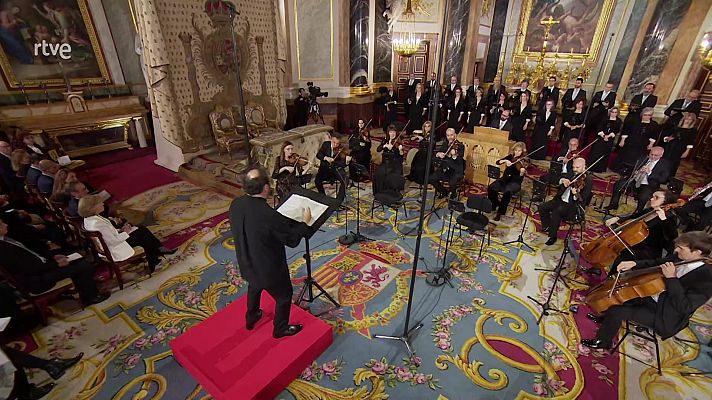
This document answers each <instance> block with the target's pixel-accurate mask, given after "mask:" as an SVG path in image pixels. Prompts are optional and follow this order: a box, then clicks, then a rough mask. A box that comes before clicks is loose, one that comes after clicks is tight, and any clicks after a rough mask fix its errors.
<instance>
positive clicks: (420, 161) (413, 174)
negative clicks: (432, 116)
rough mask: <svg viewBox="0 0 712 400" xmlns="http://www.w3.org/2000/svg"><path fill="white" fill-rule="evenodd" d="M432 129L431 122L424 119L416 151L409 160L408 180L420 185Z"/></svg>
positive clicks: (423, 181)
mask: <svg viewBox="0 0 712 400" xmlns="http://www.w3.org/2000/svg"><path fill="white" fill-rule="evenodd" d="M432 130H433V123H432V122H430V121H425V123H423V136H422V137H421V140H420V141H419V145H418V152H417V153H415V156H414V157H413V160H412V161H411V162H410V173H409V174H408V180H410V181H411V182H415V183H418V184H420V185H424V184H425V170H426V168H427V167H428V165H427V163H428V146H430V135H431V133H432ZM431 168H432V166H431ZM431 171H432V169H431Z"/></svg>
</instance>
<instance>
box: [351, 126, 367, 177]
mask: <svg viewBox="0 0 712 400" xmlns="http://www.w3.org/2000/svg"><path fill="white" fill-rule="evenodd" d="M357 129H358V131H356V132H354V133H353V134H351V137H350V138H349V150H350V151H351V157H352V158H353V160H354V162H355V163H356V164H359V165H361V166H364V167H366V169H368V167H369V166H370V165H371V133H370V131H369V130H368V126H367V124H366V122H365V121H364V120H363V119H359V120H358V125H357ZM349 176H350V177H351V181H352V182H353V181H358V180H359V178H360V176H359V174H358V172H357V170H356V169H355V168H353V169H352V168H349Z"/></svg>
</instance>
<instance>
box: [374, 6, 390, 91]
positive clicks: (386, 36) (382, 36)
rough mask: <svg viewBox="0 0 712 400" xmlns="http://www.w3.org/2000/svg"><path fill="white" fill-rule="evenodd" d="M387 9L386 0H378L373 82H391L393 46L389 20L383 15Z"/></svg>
mask: <svg viewBox="0 0 712 400" xmlns="http://www.w3.org/2000/svg"><path fill="white" fill-rule="evenodd" d="M384 11H386V2H385V1H384V0H378V1H376V16H375V17H376V21H375V23H374V29H375V32H374V37H375V38H376V43H375V47H374V49H373V58H374V60H373V82H375V83H379V82H391V80H392V76H391V69H392V68H391V64H392V63H393V48H392V47H391V34H390V32H388V20H387V19H386V17H384V16H383V12H384Z"/></svg>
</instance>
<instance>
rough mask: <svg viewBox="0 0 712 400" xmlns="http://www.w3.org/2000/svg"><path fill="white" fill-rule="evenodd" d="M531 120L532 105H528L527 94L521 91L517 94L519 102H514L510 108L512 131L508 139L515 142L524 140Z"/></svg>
mask: <svg viewBox="0 0 712 400" xmlns="http://www.w3.org/2000/svg"><path fill="white" fill-rule="evenodd" d="M531 120H532V107H531V106H530V105H529V94H528V93H526V92H523V93H522V94H520V95H519V104H515V105H514V108H513V109H512V132H511V135H510V136H511V137H510V138H509V139H510V140H514V141H515V142H523V141H525V139H526V132H527V128H529V122H531Z"/></svg>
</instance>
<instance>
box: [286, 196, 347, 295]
mask: <svg viewBox="0 0 712 400" xmlns="http://www.w3.org/2000/svg"><path fill="white" fill-rule="evenodd" d="M292 196H301V197H306V198H307V199H309V200H312V201H315V202H317V203H319V204H322V205H325V206H327V209H326V211H324V212H323V213H322V214H321V215H320V216H319V217H318V218H317V219H316V220H314V222H313V223H312V224H311V226H310V230H309V233H308V234H307V236H305V237H304V256H303V257H304V261H305V264H306V269H307V277H306V278H305V279H304V286H303V287H302V290H301V291H300V292H299V296H298V297H297V301H296V302H295V304H296V305H298V306H300V305H301V304H302V302H305V301H306V302H308V303H312V302H313V301H314V300H316V299H317V298H318V297H319V296H321V295H322V294H323V295H324V296H326V298H327V299H328V300H329V301H330V302H331V303H332V304H333V305H334V306H335V307H336V308H340V307H341V305H340V304H339V303H338V302H337V301H336V300H334V298H333V297H331V295H329V293H327V292H326V290H324V288H323V287H322V286H321V285H320V284H319V282H317V281H316V280H315V279H314V278H313V277H312V264H311V254H310V251H309V239H310V238H311V237H312V236H314V234H315V233H316V232H317V231H318V230H319V228H320V227H321V226H322V225H323V224H324V223H325V222H326V221H327V220H328V219H329V217H331V215H332V214H333V213H334V211H336V210H337V209H338V207H339V205H340V204H341V201H343V197H342V198H333V197H329V196H327V195H324V194H321V193H317V192H313V191H311V190H306V189H304V188H301V187H295V188H294V190H292V192H291V193H289V195H288V196H287V198H286V199H285V201H284V202H283V203H282V206H280V208H278V209H277V211H280V209H281V208H282V207H284V205H285V204H287V201H288V200H289V199H290V198H292ZM280 212H281V211H280ZM315 290H316V292H317V294H316V295H314V292H315Z"/></svg>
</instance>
